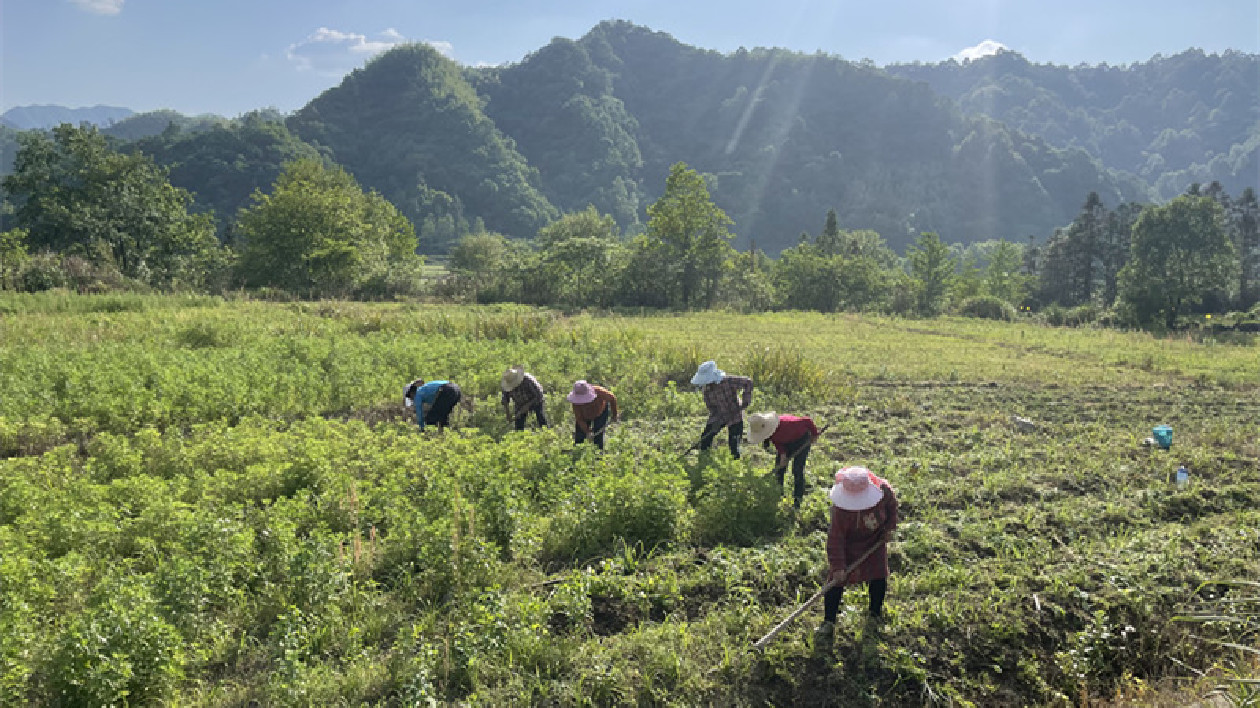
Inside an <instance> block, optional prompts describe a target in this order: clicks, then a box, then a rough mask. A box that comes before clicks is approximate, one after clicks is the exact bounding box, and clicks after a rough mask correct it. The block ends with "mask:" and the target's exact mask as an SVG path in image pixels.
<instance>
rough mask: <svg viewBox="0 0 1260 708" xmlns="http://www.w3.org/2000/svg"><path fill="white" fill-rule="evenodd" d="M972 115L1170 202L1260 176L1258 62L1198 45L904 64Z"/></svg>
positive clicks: (1234, 187) (902, 72)
mask: <svg viewBox="0 0 1260 708" xmlns="http://www.w3.org/2000/svg"><path fill="white" fill-rule="evenodd" d="M886 71H888V72H889V73H890V74H893V75H895V76H901V77H905V78H910V79H915V80H919V81H925V82H927V83H928V84H929V85H930V86H931V87H932V88H933V90H935V91H936V92H938V93H940V94H942V95H944V96H948V97H950V98H952V99H954V100H955V101H957V102H958V105H959V107H960V108H961V109H962V110H963V111H965V112H967V113H969V114H972V115H984V116H989V117H991V118H994V119H996V120H999V121H1001V122H1003V123H1005V124H1006V125H1007V126H1009V127H1010V128H1012V129H1015V130H1019V131H1022V132H1024V133H1029V134H1034V135H1039V136H1041V137H1042V138H1044V139H1045V140H1046V141H1047V142H1049V143H1050V144H1052V145H1055V146H1056V147H1080V148H1084V149H1085V150H1087V151H1089V153H1090V154H1092V155H1094V156H1096V157H1098V158H1099V159H1100V160H1102V162H1103V164H1104V165H1105V166H1107V167H1108V168H1111V169H1116V170H1124V171H1126V172H1132V173H1134V174H1136V175H1139V176H1140V177H1142V178H1143V179H1144V180H1145V181H1146V182H1147V183H1149V184H1151V185H1153V186H1154V187H1155V189H1156V191H1157V193H1158V196H1159V197H1160V198H1163V199H1169V198H1172V197H1174V196H1176V195H1178V194H1181V193H1183V192H1184V191H1185V190H1186V188H1187V186H1188V185H1190V184H1191V183H1194V182H1201V183H1204V184H1207V183H1209V182H1212V181H1219V182H1220V183H1221V184H1222V185H1223V186H1224V187H1225V188H1226V189H1228V190H1229V191H1231V192H1235V193H1237V192H1240V191H1242V190H1243V189H1244V188H1246V187H1256V186H1257V185H1256V179H1257V175H1260V56H1257V55H1254V54H1244V53H1241V52H1233V51H1231V52H1225V53H1224V54H1220V55H1215V54H1213V55H1206V54H1204V53H1203V52H1202V51H1201V50H1198V49H1192V50H1188V51H1185V52H1182V53H1180V54H1177V55H1175V56H1171V57H1161V56H1156V57H1155V58H1153V59H1151V60H1150V61H1148V62H1142V63H1135V64H1131V65H1128V66H1108V65H1106V64H1103V65H1101V66H1084V65H1082V66H1076V67H1066V66H1055V65H1051V64H1034V63H1032V62H1029V61H1028V60H1027V59H1025V58H1024V57H1022V56H1020V55H1019V54H1017V53H1015V52H1011V51H1003V52H1000V53H998V54H996V55H994V56H989V57H985V58H982V59H978V60H974V61H969V62H966V63H963V64H959V63H958V62H956V61H948V62H943V63H940V64H902V65H893V66H889V67H887V68H886Z"/></svg>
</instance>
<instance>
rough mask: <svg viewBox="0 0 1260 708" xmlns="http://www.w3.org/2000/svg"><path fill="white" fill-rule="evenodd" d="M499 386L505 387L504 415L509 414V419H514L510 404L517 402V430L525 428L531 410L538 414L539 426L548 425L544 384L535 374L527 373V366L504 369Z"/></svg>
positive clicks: (503, 398)
mask: <svg viewBox="0 0 1260 708" xmlns="http://www.w3.org/2000/svg"><path fill="white" fill-rule="evenodd" d="M499 388H502V389H503V397H502V402H503V415H505V416H507V418H508V420H512V413H511V410H510V409H509V406H510V405H511V403H515V404H516V429H517V430H524V429H525V419H526V418H528V417H529V413H530V411H533V412H534V413H535V414H536V415H537V416H538V426H539V427H541V428H545V427H547V413H546V411H544V410H543V404H544V403H545V399H544V398H543V388H542V384H540V383H538V379H536V378H534V375H533V374H527V373H525V367H523V366H513V367H512V368H510V369H508V370H507V371H504V372H503V379H502V380H501V381H500V382H499Z"/></svg>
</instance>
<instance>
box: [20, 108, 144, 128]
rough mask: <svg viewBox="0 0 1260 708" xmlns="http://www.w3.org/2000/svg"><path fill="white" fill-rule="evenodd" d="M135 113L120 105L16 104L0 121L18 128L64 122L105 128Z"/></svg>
mask: <svg viewBox="0 0 1260 708" xmlns="http://www.w3.org/2000/svg"><path fill="white" fill-rule="evenodd" d="M133 115H135V111H133V110H131V109H130V108H123V107H120V106H91V107H90V108H67V107H65V106H56V105H43V106H15V107H13V108H10V109H9V110H7V111H5V112H4V113H3V114H0V122H3V123H4V124H5V125H7V126H9V127H10V128H15V129H17V130H46V129H48V128H52V127H55V126H58V125H61V124H62V123H70V124H72V125H78V124H79V123H91V124H93V125H96V126H99V127H101V128H104V127H107V126H109V125H112V124H113V123H116V122H118V121H120V120H123V119H125V118H129V117H131V116H133Z"/></svg>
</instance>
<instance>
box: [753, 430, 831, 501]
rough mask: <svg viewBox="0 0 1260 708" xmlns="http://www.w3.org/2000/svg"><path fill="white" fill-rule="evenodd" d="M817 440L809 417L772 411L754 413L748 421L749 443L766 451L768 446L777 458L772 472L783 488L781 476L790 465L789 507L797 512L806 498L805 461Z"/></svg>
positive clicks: (816, 433) (815, 431)
mask: <svg viewBox="0 0 1260 708" xmlns="http://www.w3.org/2000/svg"><path fill="white" fill-rule="evenodd" d="M817 439H818V428H817V426H815V425H814V421H813V420H810V419H809V418H808V417H797V416H794V415H777V414H775V412H774V411H770V412H768V413H754V414H753V415H751V416H749V418H748V440H749V441H750V442H752V443H753V444H754V445H756V444H757V443H761V445H762V446H763V447H766V448H767V449H768V448H769V447H770V445H771V443H773V444H774V449H775V450H776V451H778V453H779V455H778V457H777V458H776V459H775V464H774V472H775V474H776V475H778V478H779V487H780V488H782V487H783V473H784V472H786V471H787V466H788V462H789V461H791V463H792V505H793V506H794V507H795V508H797V509H800V508H801V499H802V498H804V496H805V458H807V457H809V448H810V446H811V445H813V444H814V441H815V440H817Z"/></svg>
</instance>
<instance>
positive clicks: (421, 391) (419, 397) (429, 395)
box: [412, 381, 450, 430]
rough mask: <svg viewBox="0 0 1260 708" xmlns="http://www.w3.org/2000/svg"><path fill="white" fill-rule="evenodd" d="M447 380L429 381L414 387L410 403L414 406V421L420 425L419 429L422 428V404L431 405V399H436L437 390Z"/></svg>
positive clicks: (446, 382)
mask: <svg viewBox="0 0 1260 708" xmlns="http://www.w3.org/2000/svg"><path fill="white" fill-rule="evenodd" d="M448 383H450V382H449V381H430V382H428V383H426V384H425V385H423V386H421V387H419V388H417V389H416V394H415V398H414V399H412V405H414V406H415V407H416V423H418V424H419V425H420V429H421V430H424V406H425V405H426V404H427V405H433V401H435V400H437V392H438V389H439V388H442V387H443V386H445V385H446V384H448Z"/></svg>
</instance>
